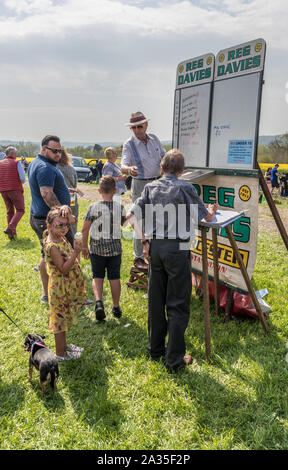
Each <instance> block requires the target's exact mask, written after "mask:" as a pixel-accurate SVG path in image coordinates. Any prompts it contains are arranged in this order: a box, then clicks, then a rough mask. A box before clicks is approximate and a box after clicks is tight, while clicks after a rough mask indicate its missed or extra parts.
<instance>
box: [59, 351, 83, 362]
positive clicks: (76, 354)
mask: <svg viewBox="0 0 288 470" xmlns="http://www.w3.org/2000/svg"><path fill="white" fill-rule="evenodd" d="M80 356H81V353H80V352H79V351H78V352H76V351H73V352H72V351H66V356H56V359H57V361H58V362H64V361H75V360H76V359H79V358H80Z"/></svg>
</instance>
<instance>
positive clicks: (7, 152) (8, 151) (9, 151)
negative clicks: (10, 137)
mask: <svg viewBox="0 0 288 470" xmlns="http://www.w3.org/2000/svg"><path fill="white" fill-rule="evenodd" d="M13 150H15V151H16V152H17V149H16V148H15V147H12V146H11V145H10V147H7V149H6V150H5V153H6V157H8V155H10V153H11V152H13Z"/></svg>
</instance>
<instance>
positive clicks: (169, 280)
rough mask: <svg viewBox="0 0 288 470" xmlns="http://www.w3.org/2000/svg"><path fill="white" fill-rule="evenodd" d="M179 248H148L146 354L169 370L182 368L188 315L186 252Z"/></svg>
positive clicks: (170, 243)
mask: <svg viewBox="0 0 288 470" xmlns="http://www.w3.org/2000/svg"><path fill="white" fill-rule="evenodd" d="M181 247H182V244H181V243H180V242H179V241H178V240H151V245H150V256H151V260H150V266H149V280H148V333H149V346H148V353H149V355H150V356H151V358H152V359H157V358H160V357H161V356H165V362H166V366H167V367H168V368H169V369H177V368H178V367H179V366H181V365H183V356H184V355H185V352H186V347H185V340H184V334H185V330H186V328H187V325H188V322H189V315H190V299H191V290H192V279H191V261H190V250H187V249H185V250H182V249H181ZM167 334H168V342H167V347H166V350H165V338H166V335H167Z"/></svg>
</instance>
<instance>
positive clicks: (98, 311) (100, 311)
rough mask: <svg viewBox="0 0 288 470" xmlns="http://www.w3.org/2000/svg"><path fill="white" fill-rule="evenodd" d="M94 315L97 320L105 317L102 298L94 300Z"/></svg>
mask: <svg viewBox="0 0 288 470" xmlns="http://www.w3.org/2000/svg"><path fill="white" fill-rule="evenodd" d="M95 315H96V320H98V321H102V320H104V318H106V315H105V312H104V305H103V301H102V300H96V305H95Z"/></svg>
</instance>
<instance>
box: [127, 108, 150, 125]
mask: <svg viewBox="0 0 288 470" xmlns="http://www.w3.org/2000/svg"><path fill="white" fill-rule="evenodd" d="M148 121H149V119H147V118H146V117H145V116H144V114H143V113H141V111H137V113H132V114H131V117H130V122H126V123H125V126H129V127H132V126H137V125H139V124H144V122H148Z"/></svg>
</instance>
